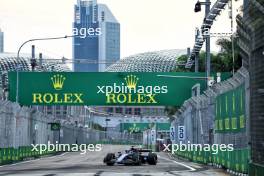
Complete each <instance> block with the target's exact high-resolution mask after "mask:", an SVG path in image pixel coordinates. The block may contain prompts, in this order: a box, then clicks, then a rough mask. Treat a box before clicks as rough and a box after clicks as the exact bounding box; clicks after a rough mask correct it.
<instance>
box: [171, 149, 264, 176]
mask: <svg viewBox="0 0 264 176" xmlns="http://www.w3.org/2000/svg"><path fill="white" fill-rule="evenodd" d="M174 154H175V155H177V156H180V157H183V158H187V159H189V160H190V161H193V162H196V163H201V164H209V163H213V164H217V165H221V166H222V167H224V168H226V169H230V170H232V171H235V172H239V173H248V171H249V164H248V158H249V149H237V150H234V151H219V152H218V153H217V154H213V152H210V151H184V152H182V151H177V152H175V153H174ZM263 175H264V174H263Z"/></svg>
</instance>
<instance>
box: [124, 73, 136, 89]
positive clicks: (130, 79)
mask: <svg viewBox="0 0 264 176" xmlns="http://www.w3.org/2000/svg"><path fill="white" fill-rule="evenodd" d="M138 80H139V78H137V77H136V76H134V75H128V76H127V77H126V78H125V81H126V84H127V87H128V88H129V89H135V88H136V86H137V82H138Z"/></svg>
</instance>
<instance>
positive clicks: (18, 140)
mask: <svg viewBox="0 0 264 176" xmlns="http://www.w3.org/2000/svg"><path fill="white" fill-rule="evenodd" d="M53 122H59V123H60V124H61V129H60V130H59V131H52V130H51V126H50V123H53ZM48 141H50V142H51V143H55V142H56V141H58V142H60V143H65V144H89V143H109V144H139V143H142V135H141V134H130V133H119V132H112V131H97V130H94V129H90V128H86V127H82V126H81V125H78V124H75V123H71V122H69V121H66V120H62V119H55V118H54V117H52V116H48V115H44V114H43V113H41V112H38V111H36V110H34V109H32V108H27V107H20V106H19V105H18V104H16V103H12V102H9V101H0V148H7V147H15V148H17V147H19V146H30V145H31V144H47V143H48Z"/></svg>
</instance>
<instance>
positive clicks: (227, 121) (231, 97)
mask: <svg viewBox="0 0 264 176" xmlns="http://www.w3.org/2000/svg"><path fill="white" fill-rule="evenodd" d="M245 122H246V115H245V86H244V84H243V85H241V86H239V87H237V88H236V89H234V90H231V91H228V92H226V93H223V94H221V95H219V96H217V97H216V104H215V132H216V133H229V132H232V133H234V132H242V131H245V127H246V126H245V124H246V123H245Z"/></svg>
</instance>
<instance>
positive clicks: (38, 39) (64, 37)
mask: <svg viewBox="0 0 264 176" xmlns="http://www.w3.org/2000/svg"><path fill="white" fill-rule="evenodd" d="M71 37H78V36H75V35H71V36H68V35H65V36H63V37H48V38H35V39H30V40H27V41H25V42H24V43H22V45H20V47H19V49H18V51H17V65H16V71H17V83H16V89H17V91H16V103H18V100H19V94H18V91H19V90H18V88H19V73H18V72H19V71H18V69H19V68H20V66H19V64H18V60H19V55H20V51H21V49H22V47H23V46H24V45H25V44H27V43H29V42H33V41H43V40H59V39H66V38H71ZM32 59H33V58H32ZM31 64H32V65H33V66H34V65H35V66H36V63H35V61H33V60H31Z"/></svg>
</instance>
